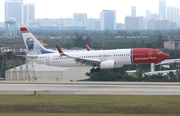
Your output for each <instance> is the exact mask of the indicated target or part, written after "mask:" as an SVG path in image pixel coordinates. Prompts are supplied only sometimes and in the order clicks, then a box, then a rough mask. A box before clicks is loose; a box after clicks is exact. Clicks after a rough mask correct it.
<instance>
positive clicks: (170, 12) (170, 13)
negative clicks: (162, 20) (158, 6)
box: [167, 6, 180, 24]
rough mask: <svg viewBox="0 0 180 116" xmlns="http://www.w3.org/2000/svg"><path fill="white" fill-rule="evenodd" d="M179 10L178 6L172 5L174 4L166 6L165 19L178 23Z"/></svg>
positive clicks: (179, 17) (179, 18)
mask: <svg viewBox="0 0 180 116" xmlns="http://www.w3.org/2000/svg"><path fill="white" fill-rule="evenodd" d="M179 13H180V10H179V8H178V7H174V6H168V7H167V19H168V20H170V21H172V22H176V23H178V24H179V23H180V22H179V20H180V16H179V15H180V14H179Z"/></svg>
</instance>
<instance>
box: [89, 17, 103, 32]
mask: <svg viewBox="0 0 180 116" xmlns="http://www.w3.org/2000/svg"><path fill="white" fill-rule="evenodd" d="M100 24H101V23H100V19H92V18H90V19H88V25H87V29H88V30H100V28H101V26H100Z"/></svg>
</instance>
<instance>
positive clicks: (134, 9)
mask: <svg viewBox="0 0 180 116" xmlns="http://www.w3.org/2000/svg"><path fill="white" fill-rule="evenodd" d="M131 16H132V17H136V7H135V6H132V7H131Z"/></svg>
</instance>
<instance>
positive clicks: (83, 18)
mask: <svg viewBox="0 0 180 116" xmlns="http://www.w3.org/2000/svg"><path fill="white" fill-rule="evenodd" d="M73 19H74V22H75V23H79V24H80V25H81V26H84V27H85V28H86V26H87V14H86V13H74V14H73Z"/></svg>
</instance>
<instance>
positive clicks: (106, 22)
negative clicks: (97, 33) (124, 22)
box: [100, 10, 116, 30]
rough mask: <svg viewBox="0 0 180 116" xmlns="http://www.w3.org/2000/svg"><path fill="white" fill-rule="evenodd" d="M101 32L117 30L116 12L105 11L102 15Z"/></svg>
mask: <svg viewBox="0 0 180 116" xmlns="http://www.w3.org/2000/svg"><path fill="white" fill-rule="evenodd" d="M100 20H101V30H115V29H116V11H115V10H103V11H102V12H101V13H100Z"/></svg>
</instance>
